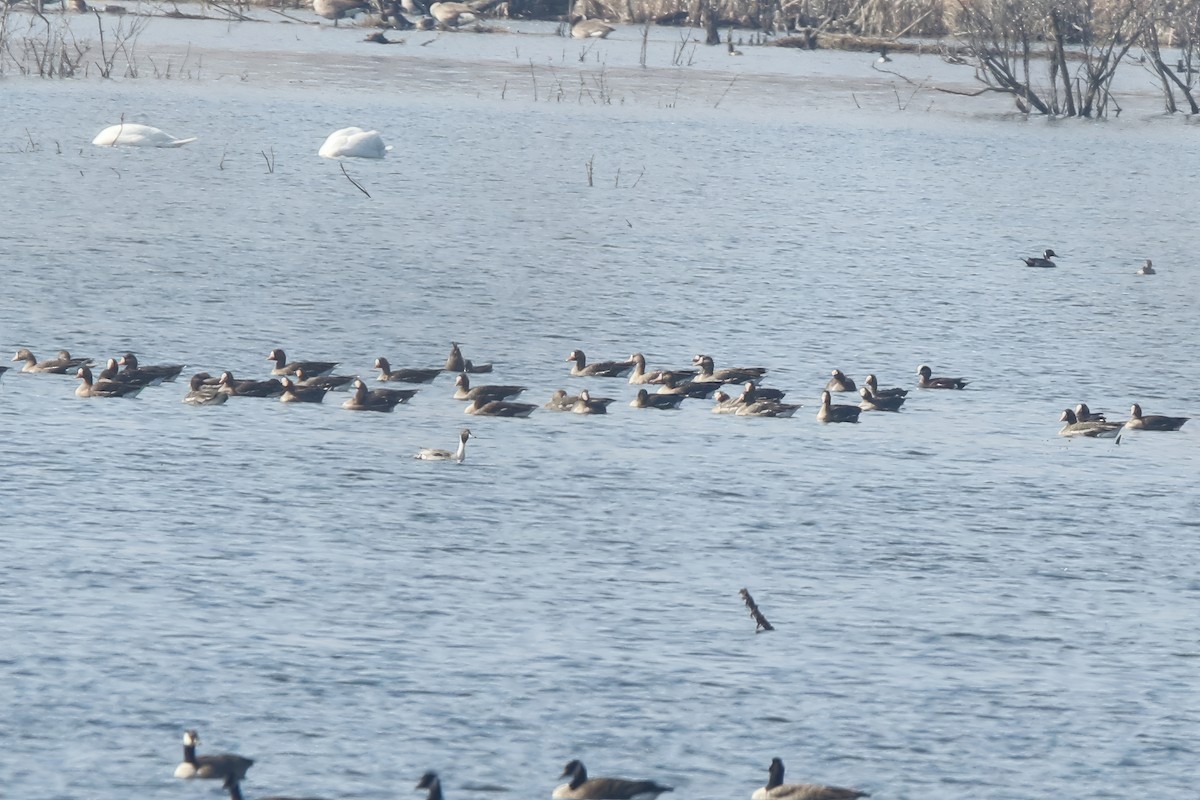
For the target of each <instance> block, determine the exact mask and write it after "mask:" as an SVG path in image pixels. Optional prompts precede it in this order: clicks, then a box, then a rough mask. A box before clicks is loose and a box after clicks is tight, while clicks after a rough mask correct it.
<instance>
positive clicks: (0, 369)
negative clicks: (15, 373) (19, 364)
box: [0, 364, 8, 378]
mask: <svg viewBox="0 0 1200 800" xmlns="http://www.w3.org/2000/svg"><path fill="white" fill-rule="evenodd" d="M6 372H8V367H6V366H4V365H3V364H0V378H2V377H4V373H6Z"/></svg>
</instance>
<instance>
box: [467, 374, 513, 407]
mask: <svg viewBox="0 0 1200 800" xmlns="http://www.w3.org/2000/svg"><path fill="white" fill-rule="evenodd" d="M454 387H455V388H454V399H455V400H485V401H486V400H507V399H508V398H510V397H516V396H517V395H519V394H520V393H521V392H523V391H525V387H524V386H510V385H484V386H475V387H472V386H471V379H470V378H468V377H467V373H465V372H463V373H460V374H459V376H458V377H457V378H455V379H454Z"/></svg>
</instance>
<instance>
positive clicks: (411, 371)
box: [375, 356, 443, 383]
mask: <svg viewBox="0 0 1200 800" xmlns="http://www.w3.org/2000/svg"><path fill="white" fill-rule="evenodd" d="M375 369H377V370H379V377H378V378H376V379H375V380H379V381H400V382H401V383H430V382H432V381H433V379H434V378H436V377H437V376H438V375H441V374H442V372H443V370H442V369H440V368H438V367H431V368H424V367H412V368H405V367H401V368H400V369H392V365H391V364H390V363H389V362H388V360H387V359H386V358H384V357H383V356H380V357H379V358H377V359H375Z"/></svg>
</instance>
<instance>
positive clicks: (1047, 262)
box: [1021, 250, 1062, 268]
mask: <svg viewBox="0 0 1200 800" xmlns="http://www.w3.org/2000/svg"><path fill="white" fill-rule="evenodd" d="M1053 258H1062V256H1060V255H1059V254H1058V253H1056V252H1054V251H1053V250H1046V251H1045V252H1043V253H1042V254H1041V256H1032V257H1029V258H1022V259H1021V260H1022V261H1024V262H1025V266H1027V267H1043V268H1049V267H1057V266H1058V264H1055V263H1054V262H1053V261H1051V259H1053Z"/></svg>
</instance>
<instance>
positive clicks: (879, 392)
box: [863, 375, 908, 397]
mask: <svg viewBox="0 0 1200 800" xmlns="http://www.w3.org/2000/svg"><path fill="white" fill-rule="evenodd" d="M863 385H864V386H866V387H867V388H868V389H870V390H871V394H873V395H875V396H876V397H907V396H908V389H901V388H900V387H899V386H893V387H892V388H890V389H880V388H879V381H878V380H876V379H875V376H874V375H868V376H867V377H866V380H864V381H863Z"/></svg>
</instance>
